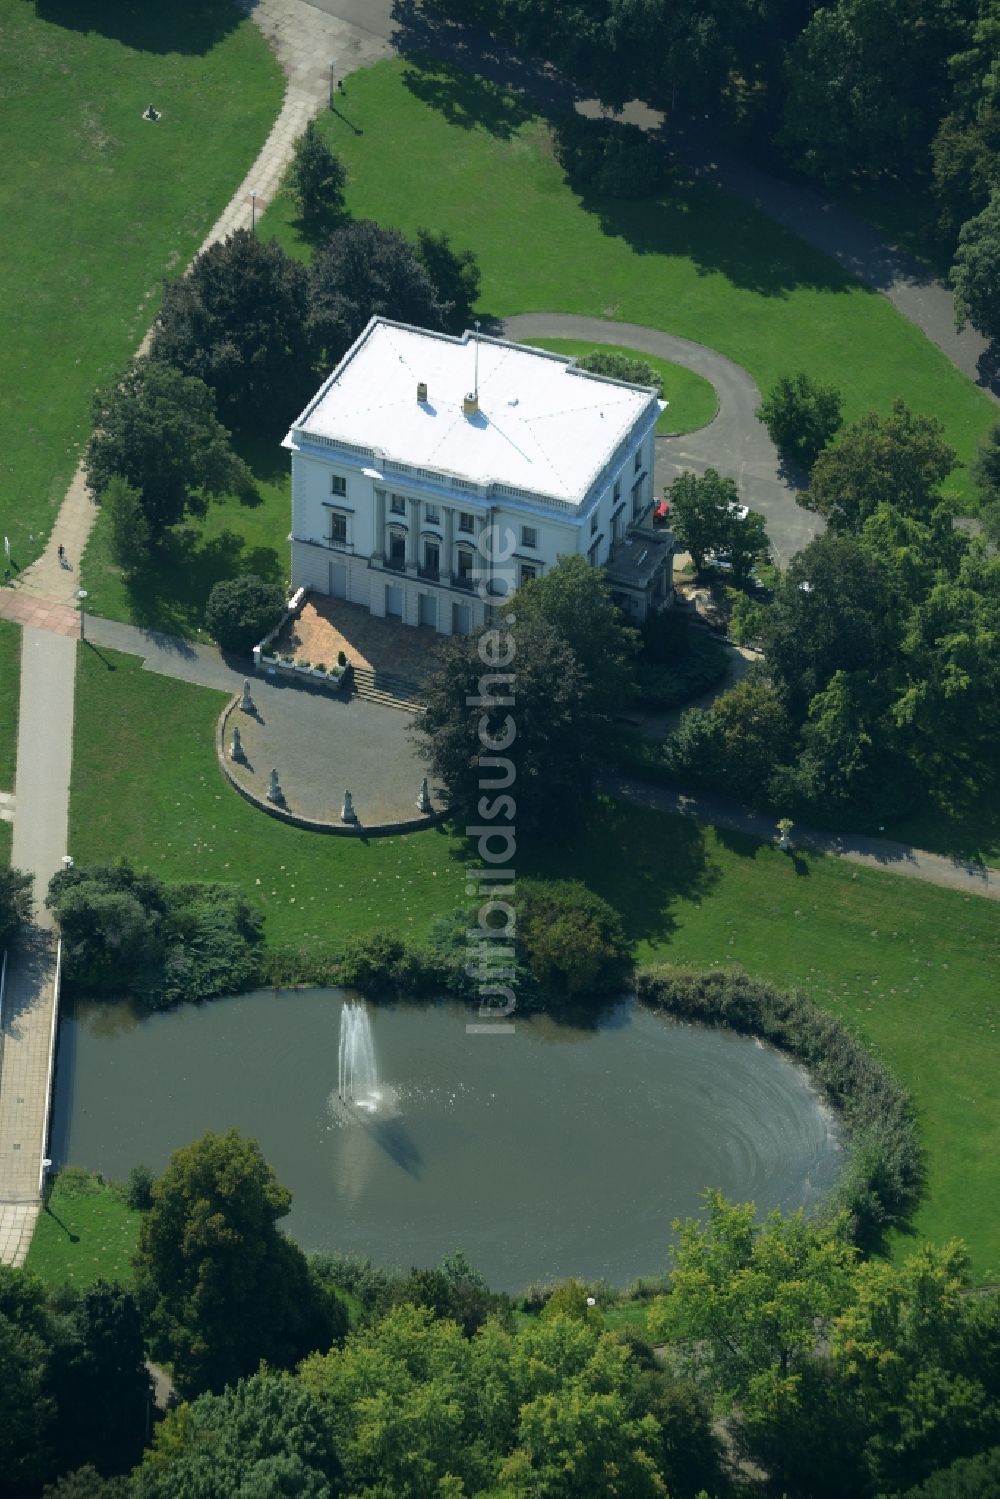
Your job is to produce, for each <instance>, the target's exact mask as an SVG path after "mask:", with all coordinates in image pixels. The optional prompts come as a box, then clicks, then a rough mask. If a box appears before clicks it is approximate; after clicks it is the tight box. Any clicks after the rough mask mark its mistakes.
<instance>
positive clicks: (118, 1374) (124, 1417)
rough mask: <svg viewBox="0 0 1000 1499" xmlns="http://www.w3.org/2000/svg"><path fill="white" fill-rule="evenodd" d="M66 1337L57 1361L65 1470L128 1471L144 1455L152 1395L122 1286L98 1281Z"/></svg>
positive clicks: (77, 1308)
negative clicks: (94, 1466) (85, 1465)
mask: <svg viewBox="0 0 1000 1499" xmlns="http://www.w3.org/2000/svg"><path fill="white" fill-rule="evenodd" d="M65 1331H66V1334H67V1336H66V1337H65V1341H64V1342H63V1343H62V1345H61V1346H60V1347H59V1348H58V1349H57V1353H56V1358H55V1365H56V1369H55V1387H56V1394H57V1399H58V1405H59V1424H58V1428H57V1439H58V1451H59V1458H60V1466H61V1467H65V1468H74V1467H76V1466H77V1465H79V1464H83V1463H86V1462H94V1463H96V1464H97V1465H98V1467H99V1468H100V1469H101V1470H102V1471H103V1472H112V1473H120V1472H124V1471H125V1470H126V1469H128V1468H131V1467H132V1465H133V1464H134V1463H136V1462H137V1461H138V1459H139V1457H140V1455H141V1453H142V1449H143V1444H144V1441H145V1437H146V1422H147V1419H148V1414H149V1401H150V1399H151V1396H152V1387H151V1383H150V1378H149V1373H148V1371H147V1369H146V1362H145V1351H144V1348H143V1340H142V1327H141V1324H140V1320H139V1309H138V1307H137V1306H136V1304H135V1301H134V1299H133V1297H132V1295H131V1293H130V1292H129V1291H127V1290H126V1289H125V1288H124V1287H123V1286H120V1285H110V1284H108V1282H107V1281H103V1280H97V1281H95V1282H94V1284H93V1285H91V1286H88V1287H87V1288H86V1289H85V1290H84V1291H83V1292H82V1293H81V1294H80V1297H79V1299H78V1300H77V1301H76V1303H75V1304H74V1306H73V1307H72V1309H71V1311H70V1313H69V1315H68V1317H67V1318H66V1329H65Z"/></svg>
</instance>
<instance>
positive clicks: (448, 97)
mask: <svg viewBox="0 0 1000 1499" xmlns="http://www.w3.org/2000/svg"><path fill="white" fill-rule="evenodd" d="M413 64H414V65H413V66H411V67H407V68H405V69H404V72H403V83H404V84H405V85H406V87H407V88H408V89H409V90H410V92H411V93H412V94H414V95H415V96H416V98H418V99H420V100H421V102H422V103H424V104H426V105H428V106H429V107H430V108H431V109H436V110H437V111H438V113H439V114H442V115H443V116H444V118H445V119H446V120H447V121H448V124H449V125H457V126H459V128H460V129H462V130H475V129H477V128H481V129H483V130H486V131H488V132H489V134H490V135H494V136H496V137H497V138H498V139H499V140H510V139H511V137H512V136H514V135H516V133H517V131H518V130H519V129H520V127H521V126H522V125H524V124H525V123H526V122H527V121H528V120H530V119H531V118H532V115H533V113H534V111H533V110H532V109H531V108H529V107H528V105H527V104H525V103H524V102H523V101H522V100H521V99H520V98H518V97H517V95H516V94H513V93H511V92H510V91H509V89H507V88H505V87H504V85H503V84H502V83H497V82H494V81H492V80H491V79H489V78H486V77H483V76H482V74H480V73H476V72H470V71H468V69H467V68H465V67H461V66H459V65H458V64H456V63H451V62H442V61H439V60H437V59H435V60H433V61H432V60H431V59H429V58H420V57H414V58H413Z"/></svg>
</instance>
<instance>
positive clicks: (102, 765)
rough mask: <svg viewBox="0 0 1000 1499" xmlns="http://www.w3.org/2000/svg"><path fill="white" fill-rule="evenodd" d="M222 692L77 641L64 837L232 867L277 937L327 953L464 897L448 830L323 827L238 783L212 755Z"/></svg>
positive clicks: (83, 857) (198, 870)
mask: <svg viewBox="0 0 1000 1499" xmlns="http://www.w3.org/2000/svg"><path fill="white" fill-rule="evenodd" d="M226 702H227V698H226V695H225V693H221V692H212V691H209V690H208V689H206V688H201V687H192V686H189V685H187V684H186V683H181V682H175V681H171V680H170V679H169V678H166V677H160V676H156V675H154V674H153V673H151V672H144V671H143V670H142V665H141V662H140V660H139V659H138V657H135V656H125V655H121V654H119V653H118V652H116V651H106V650H104V649H103V648H102V649H101V650H100V652H98V651H96V650H94V649H92V648H90V647H81V648H80V656H79V669H78V675H77V685H76V727H75V741H74V760H73V782H72V794H71V800H70V828H69V842H70V848H71V849H72V851H73V853H74V855H75V857H76V859H77V861H78V862H79V863H84V864H90V863H94V862H97V861H102V860H103V861H106V860H109V859H110V860H115V859H117V858H118V857H119V856H120V855H122V854H127V855H128V856H129V857H131V858H133V859H135V860H136V861H137V862H138V863H141V864H143V865H148V867H149V868H150V869H152V870H153V871H154V872H155V873H157V874H160V875H162V876H163V877H164V878H165V879H173V880H190V879H195V880H198V879H206V880H231V881H234V882H236V883H238V884H240V885H242V886H243V887H244V888H245V889H246V890H247V891H248V892H249V893H250V894H251V895H252V896H253V897H254V899H255V900H257V901H258V902H259V904H260V906H261V908H262V909H263V911H264V912H265V914H266V917H267V927H266V931H267V938H268V941H269V942H271V943H273V944H276V945H288V946H295V947H299V946H305V945H308V946H310V947H314V948H315V949H316V950H317V951H323V952H332V951H336V950H338V949H339V947H340V945H341V944H342V943H343V942H344V940H345V939H346V938H347V937H349V936H351V935H353V934H354V933H356V932H365V931H371V930H373V929H374V928H376V927H379V926H385V925H391V926H393V927H394V928H397V929H398V930H400V931H402V932H405V933H407V934H408V935H410V936H413V937H417V938H421V937H423V935H424V933H425V931H426V928H427V925H428V923H429V922H430V921H431V920H432V919H433V918H434V917H435V916H436V915H438V914H439V913H440V912H441V911H450V910H453V909H454V908H455V907H456V906H458V905H462V904H464V903H465V893H464V891H465V879H464V874H463V865H462V862H461V860H460V859H458V858H457V857H453V856H452V854H453V852H457V850H454V849H453V845H452V843H451V840H450V839H449V838H448V837H447V836H446V835H445V834H444V833H442V832H440V831H437V830H430V831H428V832H426V833H419V834H411V835H410V836H408V837H403V838H373V839H372V840H371V841H370V842H366V843H361V842H360V841H359V840H356V839H348V838H337V837H323V836H317V835H316V834H310V833H307V832H303V831H302V830H300V829H298V828H290V827H286V826H284V825H282V824H281V823H279V822H277V821H275V820H274V819H273V818H270V817H267V816H265V815H264V814H263V813H261V812H258V811H256V810H255V809H254V808H253V807H251V806H250V805H249V804H248V803H247V802H245V801H243V800H242V798H241V797H239V796H237V794H236V792H235V791H233V790H232V788H231V787H230V786H229V784H228V782H226V781H225V780H224V779H223V778H222V775H221V774H220V772H219V769H218V765H217V763H216V759H215V748H214V735H215V723H216V720H217V718H218V715H219V713H220V711H221V710H222V708H223V706H224V705H225V703H226Z"/></svg>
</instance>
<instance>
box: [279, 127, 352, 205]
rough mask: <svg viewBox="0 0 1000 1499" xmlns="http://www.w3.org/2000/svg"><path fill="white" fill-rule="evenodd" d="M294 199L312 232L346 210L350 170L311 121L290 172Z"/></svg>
mask: <svg viewBox="0 0 1000 1499" xmlns="http://www.w3.org/2000/svg"><path fill="white" fill-rule="evenodd" d="M290 180H291V188H292V197H293V198H294V200H295V203H296V204H297V206H298V210H299V213H300V214H301V216H302V221H303V223H304V224H305V225H306V226H307V228H309V229H310V230H316V229H318V228H321V227H324V226H326V225H328V224H329V223H330V221H331V219H333V218H335V217H336V215H337V214H338V213H339V212H340V211H341V210H342V209H343V206H344V187H345V186H346V183H347V169H346V168H345V166H344V164H343V162H342V161H341V160H340V157H339V156H337V155H336V154H335V153H334V152H333V151H332V150H331V149H330V147H329V145H328V144H327V142H326V141H325V140H324V139H323V137H322V135H320V133H319V127H318V126H317V124H316V121H315V120H310V121H309V123H308V125H307V126H306V128H305V130H304V131H303V132H302V134H301V135H300V136H299V138H298V140H297V141H296V142H295V147H294V152H293V155H292V165H291V169H290Z"/></svg>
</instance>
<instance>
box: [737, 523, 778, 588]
mask: <svg viewBox="0 0 1000 1499" xmlns="http://www.w3.org/2000/svg"><path fill="white" fill-rule="evenodd" d="M728 518H729V530H728V535H727V539H726V548H727V550H728V552H729V560H730V562H731V563H732V564H733V581H734V582H735V583H746V582H747V580H748V579H749V577H750V575H751V573H752V572H753V570H754V568H755V567H756V566H757V563H758V562H766V561H767V559H768V557H769V556H770V555H771V543H770V542H769V541H768V539H767V525H766V523H765V521H764V517H763V516H762V515H760V514H759V513H758V512H757V511H756V510H748V511H747V513H746V515H744V516H742V517H741V516H740V514H739V513H738V512H737V511H733V510H730V511H729V517H728Z"/></svg>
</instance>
